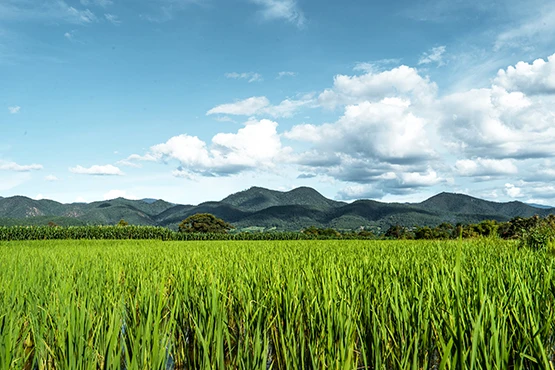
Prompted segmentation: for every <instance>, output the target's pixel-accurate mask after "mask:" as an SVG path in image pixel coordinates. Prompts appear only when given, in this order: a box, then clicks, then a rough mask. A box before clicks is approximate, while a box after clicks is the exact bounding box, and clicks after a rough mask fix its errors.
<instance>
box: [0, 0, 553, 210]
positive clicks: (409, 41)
mask: <svg viewBox="0 0 555 370" xmlns="http://www.w3.org/2000/svg"><path fill="white" fill-rule="evenodd" d="M553 180H555V3H554V2H553V1H547V0H530V1H527V2H522V1H517V0H503V1H501V0H495V1H487V0H464V1H463V0H422V1H421V0H416V1H415V0H410V1H404V0H397V1H387V2H385V1H366V0H364V1H363V0H345V1H338V0H337V1H335V0H148V1H146V0H0V196H3V197H8V196H13V195H24V196H28V197H31V198H34V199H53V200H56V201H60V202H64V203H71V202H91V201H96V200H102V199H112V198H116V197H120V196H122V197H125V198H129V199H140V198H156V199H165V200H167V201H171V202H174V203H182V204H198V203H200V202H203V201H207V200H219V199H222V198H224V197H225V196H227V195H229V194H231V193H234V192H237V191H241V190H245V189H248V188H250V187H252V186H262V187H267V188H270V189H275V190H282V191H286V190H290V189H293V188H296V187H299V186H310V187H313V188H315V189H316V190H318V191H319V192H321V193H322V194H323V195H325V196H327V197H329V198H332V199H338V200H345V201H351V200H354V199H361V198H365V199H375V200H380V201H388V202H391V201H395V202H418V201H422V200H424V199H426V198H428V197H430V196H432V195H434V194H437V193H439V192H442V191H448V192H457V193H465V194H469V195H472V196H475V197H480V198H484V199H489V200H493V201H500V202H501V201H513V200H519V201H523V202H530V203H539V204H548V205H555V185H554V181H553Z"/></svg>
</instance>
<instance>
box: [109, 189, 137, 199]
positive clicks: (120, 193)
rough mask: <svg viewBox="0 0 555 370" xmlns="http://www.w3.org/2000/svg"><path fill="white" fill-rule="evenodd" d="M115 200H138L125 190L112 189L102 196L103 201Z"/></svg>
mask: <svg viewBox="0 0 555 370" xmlns="http://www.w3.org/2000/svg"><path fill="white" fill-rule="evenodd" d="M116 198H125V199H132V200H135V199H139V198H138V197H137V196H135V195H133V194H130V193H128V192H127V191H125V190H118V189H113V190H110V191H109V192H107V193H105V194H104V200H112V199H116Z"/></svg>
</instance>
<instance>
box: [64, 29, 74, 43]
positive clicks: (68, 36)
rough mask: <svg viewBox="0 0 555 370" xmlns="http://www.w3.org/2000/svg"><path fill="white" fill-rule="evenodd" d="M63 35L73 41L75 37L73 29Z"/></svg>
mask: <svg viewBox="0 0 555 370" xmlns="http://www.w3.org/2000/svg"><path fill="white" fill-rule="evenodd" d="M64 37H65V38H66V39H68V40H69V41H73V40H74V37H75V30H73V31H68V32H66V33H64Z"/></svg>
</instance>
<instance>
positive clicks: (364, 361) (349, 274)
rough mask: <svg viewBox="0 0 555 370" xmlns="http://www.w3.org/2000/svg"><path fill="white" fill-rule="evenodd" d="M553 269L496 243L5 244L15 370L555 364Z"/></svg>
mask: <svg viewBox="0 0 555 370" xmlns="http://www.w3.org/2000/svg"><path fill="white" fill-rule="evenodd" d="M554 267H555V266H554V263H553V261H552V259H551V257H550V256H549V255H547V254H546V253H543V252H534V251H531V250H528V249H519V248H517V247H516V244H515V243H511V242H505V241H495V240H478V241H466V242H460V243H458V242H425V241H273V242H248V241H242V242H239V241H234V242H229V241H215V242H198V243H187V242H160V241H35V242H0V368H1V369H10V368H13V369H35V368H38V369H123V368H125V369H267V368H272V369H549V368H552V367H553V360H554V355H555V352H554V344H555V343H554V340H555V336H554V335H553V334H554V333H555V331H554V329H555V327H554V319H555V312H554V308H555V270H554Z"/></svg>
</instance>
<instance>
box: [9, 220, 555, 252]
mask: <svg viewBox="0 0 555 370" xmlns="http://www.w3.org/2000/svg"><path fill="white" fill-rule="evenodd" d="M232 231H234V227H233V226H232V225H231V224H229V223H227V222H225V221H224V220H222V219H220V218H218V217H216V216H214V215H212V214H209V213H201V214H195V215H192V216H189V217H187V218H186V219H185V220H183V221H182V222H181V223H180V224H179V226H178V231H177V232H176V231H172V230H170V229H168V228H164V227H154V226H136V225H129V224H128V223H127V222H126V221H125V220H123V219H122V220H120V221H119V222H118V223H117V224H116V225H114V226H70V227H59V226H57V225H56V224H55V223H53V222H49V223H48V226H11V227H0V240H37V239H160V240H307V239H318V240H322V239H323V240H326V239H403V240H409V239H413V240H433V239H436V240H447V239H458V238H462V239H468V238H479V237H493V238H502V239H514V240H520V242H521V243H522V244H523V245H527V246H530V247H533V248H543V247H546V246H550V245H552V244H553V245H554V247H555V243H554V241H555V215H549V216H547V217H545V218H541V217H538V216H533V217H528V218H522V217H514V218H513V219H511V220H509V221H507V222H498V221H495V220H484V221H481V222H479V223H471V224H462V223H459V224H456V225H452V224H450V223H448V222H443V223H441V224H439V225H437V226H435V227H430V226H414V227H407V226H403V225H392V226H390V227H389V228H388V229H387V230H386V231H385V233H382V234H380V233H373V232H371V231H369V230H366V229H365V228H360V229H357V230H347V231H346V230H341V231H340V230H336V229H333V228H329V227H328V228H319V227H316V226H310V227H307V228H304V229H302V230H301V231H297V232H276V231H271V232H254V233H253V232H232Z"/></svg>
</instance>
